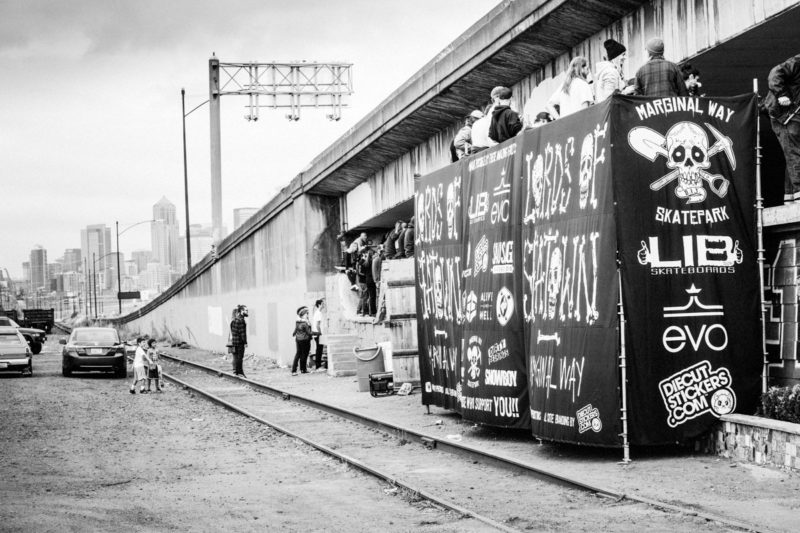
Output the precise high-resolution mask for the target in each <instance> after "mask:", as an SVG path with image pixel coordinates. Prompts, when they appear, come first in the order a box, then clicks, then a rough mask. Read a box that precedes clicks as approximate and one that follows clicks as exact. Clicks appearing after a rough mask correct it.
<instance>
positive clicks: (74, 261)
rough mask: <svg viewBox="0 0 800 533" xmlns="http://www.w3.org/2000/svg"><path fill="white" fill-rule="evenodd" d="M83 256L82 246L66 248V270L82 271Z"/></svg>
mask: <svg viewBox="0 0 800 533" xmlns="http://www.w3.org/2000/svg"><path fill="white" fill-rule="evenodd" d="M82 271H83V258H82V255H81V249H80V248H67V249H66V250H64V272H82Z"/></svg>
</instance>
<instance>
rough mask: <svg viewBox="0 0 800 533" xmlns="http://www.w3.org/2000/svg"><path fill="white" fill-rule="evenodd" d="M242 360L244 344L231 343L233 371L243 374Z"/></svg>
mask: <svg viewBox="0 0 800 533" xmlns="http://www.w3.org/2000/svg"><path fill="white" fill-rule="evenodd" d="M243 361H244V344H234V345H233V373H234V374H244V370H243V369H242V362H243Z"/></svg>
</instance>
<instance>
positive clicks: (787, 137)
mask: <svg viewBox="0 0 800 533" xmlns="http://www.w3.org/2000/svg"><path fill="white" fill-rule="evenodd" d="M770 121H771V123H772V131H774V132H775V135H777V137H778V142H780V144H781V148H782V149H783V156H784V157H785V158H786V177H785V181H784V187H783V191H784V195H783V199H784V201H789V202H791V201H794V200H800V117H795V118H793V119H792V120H791V121H789V124H787V125H785V126H784V125H783V121H779V120H776V119H774V118H771V119H770Z"/></svg>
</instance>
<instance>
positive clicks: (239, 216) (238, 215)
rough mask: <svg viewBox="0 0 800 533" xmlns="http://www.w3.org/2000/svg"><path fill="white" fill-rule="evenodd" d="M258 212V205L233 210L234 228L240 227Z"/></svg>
mask: <svg viewBox="0 0 800 533" xmlns="http://www.w3.org/2000/svg"><path fill="white" fill-rule="evenodd" d="M257 212H258V207H237V208H236V209H234V210H233V229H236V228H238V227H239V226H241V225H242V224H244V222H245V221H246V220H247V219H248V218H250V217H251V216H253V215H255V214H256V213H257Z"/></svg>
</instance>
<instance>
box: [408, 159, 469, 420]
mask: <svg viewBox="0 0 800 533" xmlns="http://www.w3.org/2000/svg"><path fill="white" fill-rule="evenodd" d="M461 169H462V167H461V165H450V166H448V167H445V168H443V169H441V170H439V171H436V172H434V173H432V174H429V175H427V176H425V177H424V178H422V179H421V180H420V182H419V183H418V184H417V188H416V194H415V213H416V219H415V220H416V233H415V256H416V262H415V268H416V281H417V284H416V285H417V287H416V301H417V343H418V346H419V370H420V380H421V382H422V403H423V404H425V405H438V406H439V407H443V408H445V409H455V410H458V409H459V398H460V394H461V392H460V391H461V383H460V377H461V376H460V373H461V353H462V346H463V342H462V337H463V335H462V324H463V322H464V319H465V316H471V314H474V313H475V310H474V308H473V307H472V306H471V304H470V303H469V302H466V303H465V300H464V296H463V289H462V270H463V268H464V266H463V264H462V258H461V255H462V248H463V235H462V233H461V232H462V218H463V214H462V211H463V210H462V205H463V204H462V193H461V183H462V178H461ZM465 305H466V306H467V307H466V308H465Z"/></svg>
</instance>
